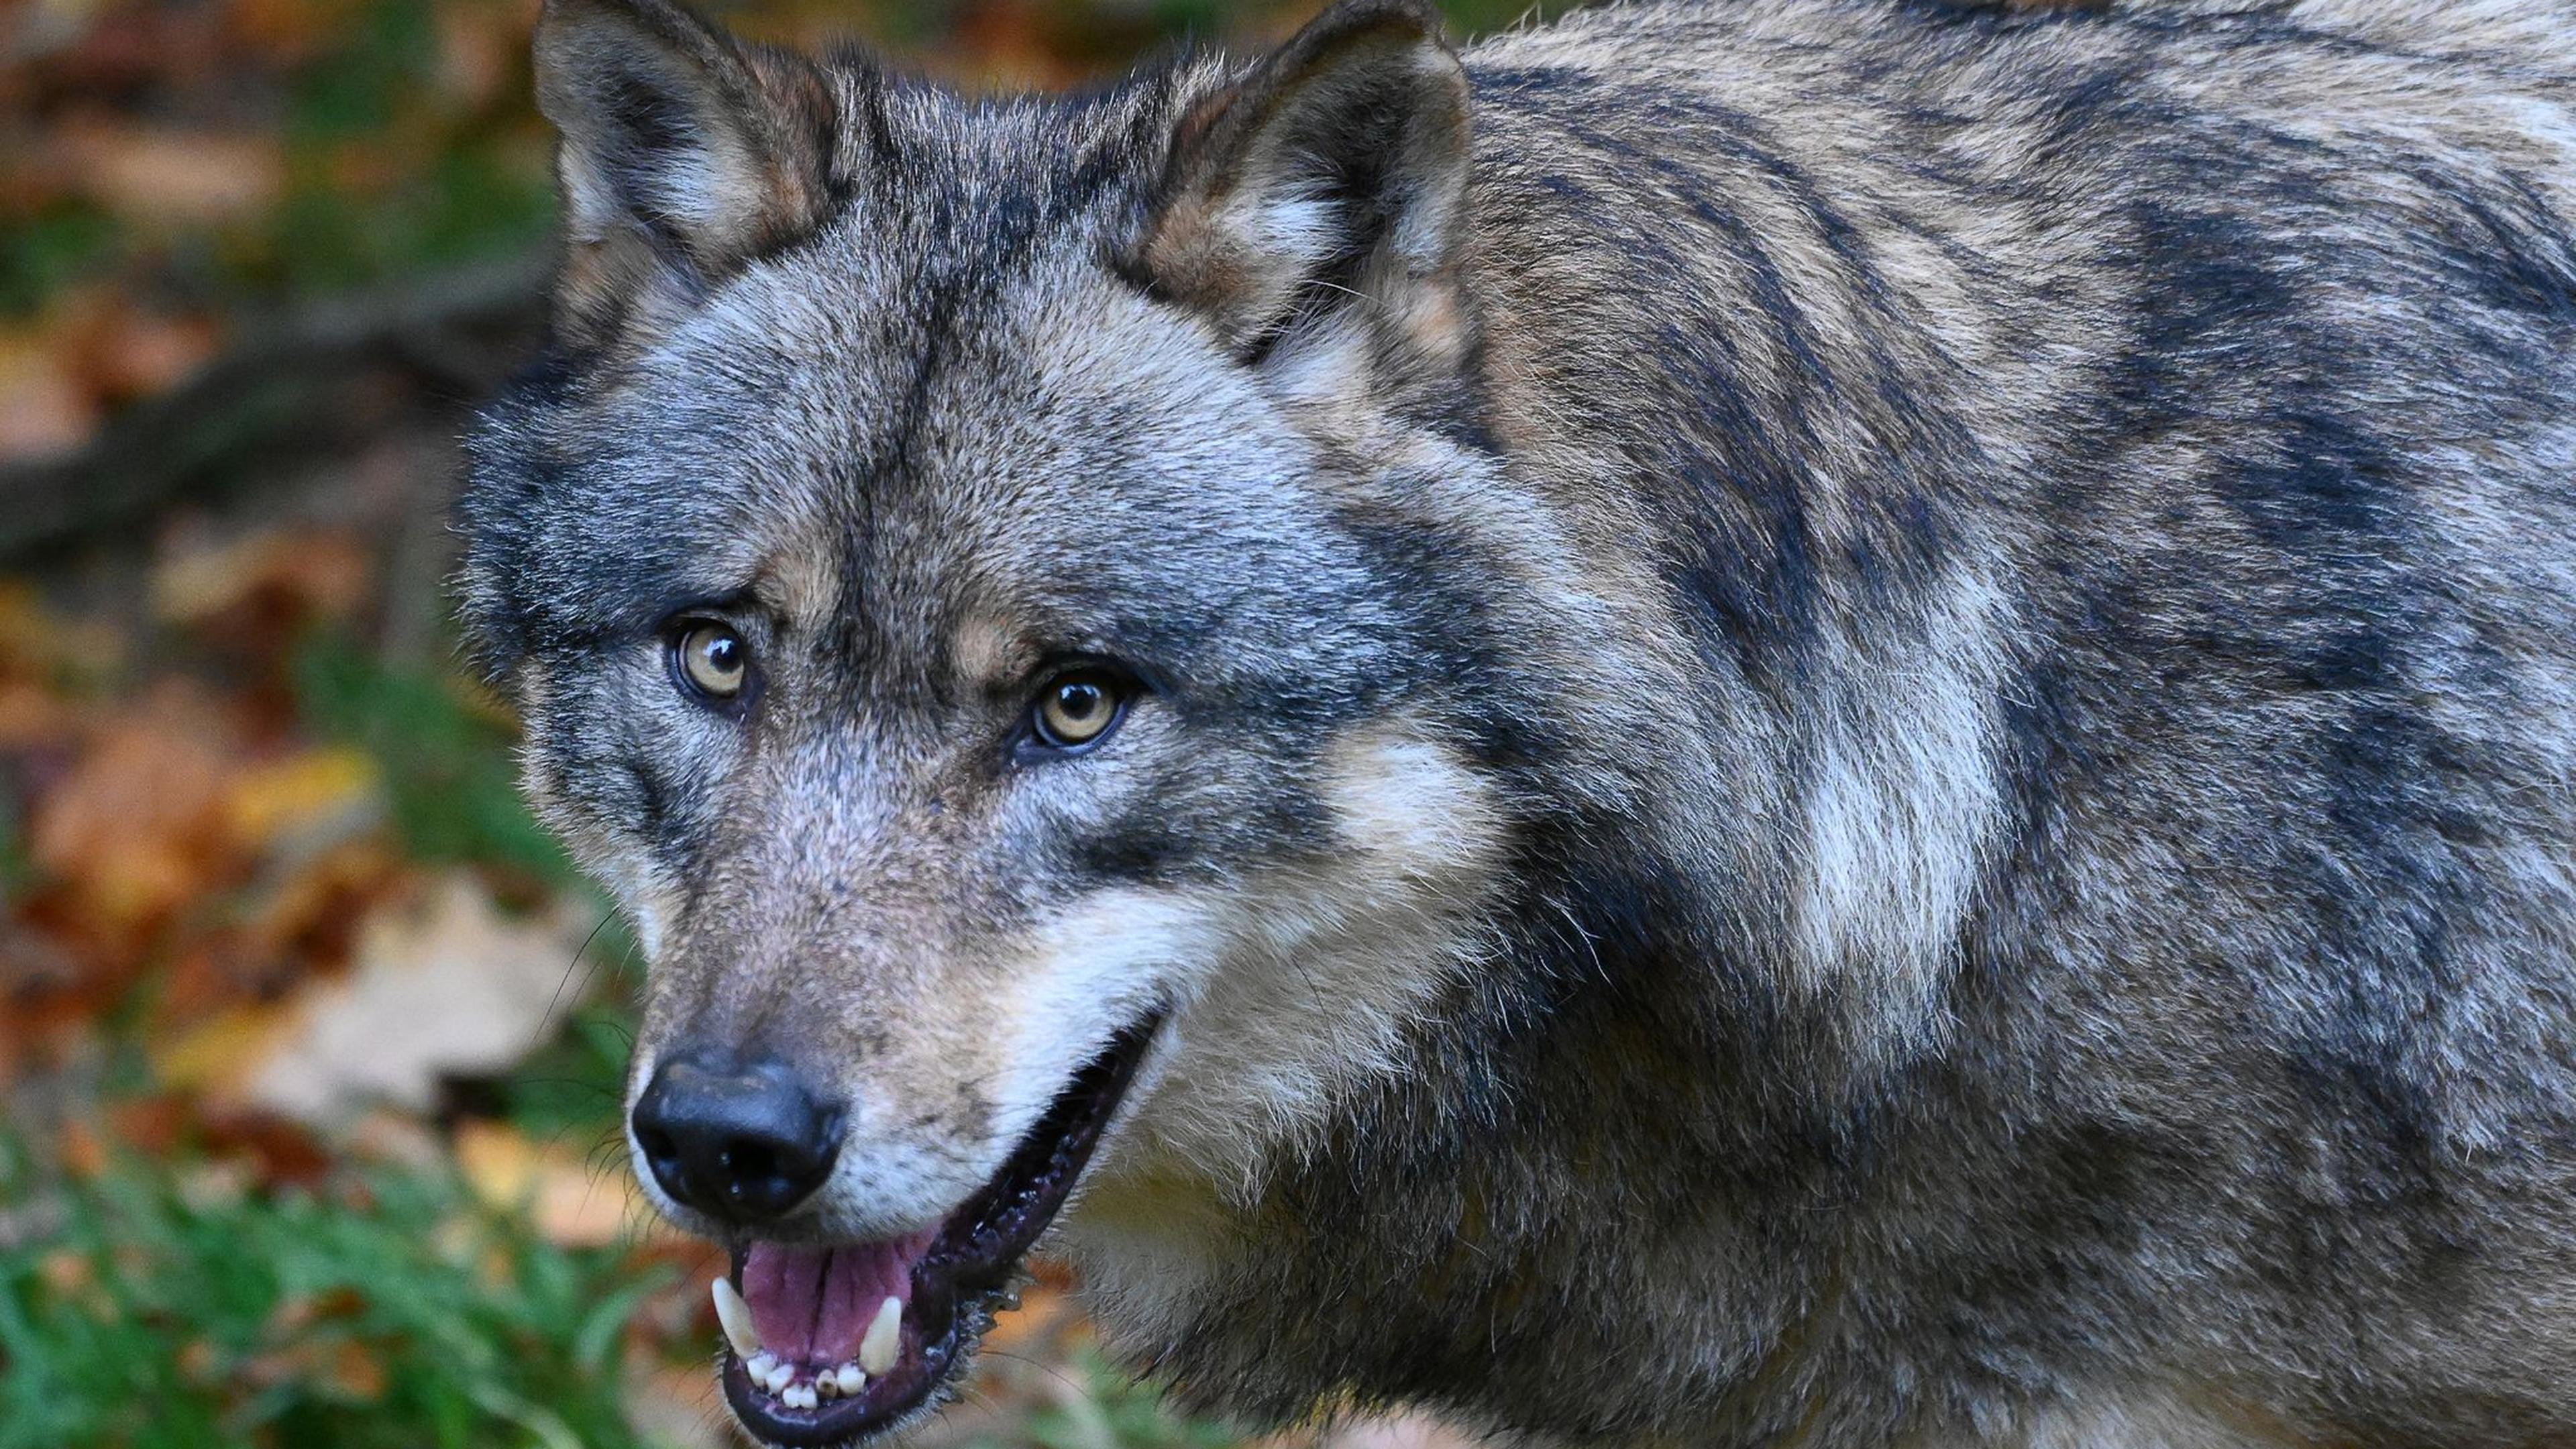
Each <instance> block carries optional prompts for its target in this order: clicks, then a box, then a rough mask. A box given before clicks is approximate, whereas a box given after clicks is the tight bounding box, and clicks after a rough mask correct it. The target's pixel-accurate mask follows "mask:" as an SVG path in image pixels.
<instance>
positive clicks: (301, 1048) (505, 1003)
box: [247, 872, 595, 1125]
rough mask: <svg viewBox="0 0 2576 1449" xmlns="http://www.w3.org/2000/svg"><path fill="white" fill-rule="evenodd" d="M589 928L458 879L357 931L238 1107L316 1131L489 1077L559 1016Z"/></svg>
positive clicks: (559, 908) (580, 917) (581, 912)
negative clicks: (513, 909)
mask: <svg viewBox="0 0 2576 1449" xmlns="http://www.w3.org/2000/svg"><path fill="white" fill-rule="evenodd" d="M594 924H595V921H594V918H593V917H592V915H591V913H590V912H589V911H588V910H586V909H584V908H581V907H578V906H575V905H572V904H569V903H563V904H558V905H556V906H554V907H553V908H551V909H549V910H546V911H544V912H541V913H537V914H532V915H528V916H524V917H512V916H505V915H503V914H502V913H501V912H500V911H499V910H498V909H497V908H495V907H494V906H493V904H492V901H491V899H490V897H489V896H488V895H486V894H485V892H484V890H483V888H482V887H481V885H480V884H479V883H478V882H477V881H476V880H475V878H474V877H473V876H471V875H470V874H466V873H463V872H458V873H455V874H451V875H449V876H446V877H444V878H442V879H441V880H440V881H439V882H438V883H437V885H436V886H435V887H434V888H433V889H431V890H430V891H428V892H427V893H425V895H424V896H423V897H422V898H421V899H420V900H418V901H416V902H414V903H411V904H409V905H406V906H402V907H398V908H394V909H389V910H385V911H381V912H379V913H378V914H377V915H376V916H374V917H373V918H371V919H370V920H369V921H368V922H367V924H366V926H365V927H364V928H363V929H362V930H361V931H360V933H359V938H358V948H357V953H356V960H355V962H354V963H353V965H352V967H351V970H350V972H349V974H348V975H347V976H346V977H345V978H343V979H340V980H336V981H327V982H321V983H317V984H316V985H314V986H312V987H309V988H307V989H306V990H305V991H303V992H302V993H300V994H299V995H298V997H297V998H296V1004H295V1010H296V1012H297V1019H296V1021H295V1024H294V1025H293V1026H292V1028H290V1030H289V1031H288V1032H287V1033H286V1034H285V1036H284V1038H283V1039H282V1040H281V1042H280V1043H279V1044H278V1046H277V1049H276V1050H275V1051H274V1052H273V1054H272V1055H271V1056H270V1058H269V1060H268V1061H267V1063H266V1064H265V1065H264V1066H263V1067H262V1068H261V1069H260V1070H259V1072H258V1073H257V1074H256V1075H255V1076H254V1077H253V1078H252V1080H251V1082H250V1085H249V1088H248V1093H247V1095H248V1098H249V1100H250V1101H252V1102H254V1103H257V1104H259V1105H262V1106H265V1107H268V1108H271V1109H273V1110H276V1111H279V1112H282V1113H284V1114H286V1115H288V1116H290V1117H295V1118H298V1119H300V1120H303V1121H307V1122H313V1123H317V1124H325V1125H332V1124H341V1125H345V1124H346V1123H348V1122H351V1121H354V1120H355V1119H356V1118H357V1116H358V1115H359V1114H360V1113H362V1112H363V1111H364V1110H365V1109H367V1108H368V1107H371V1106H375V1105H379V1104H390V1105H393V1106H397V1107H402V1108H405V1109H407V1110H410V1111H415V1112H426V1111H428V1110H429V1109H430V1107H431V1106H432V1105H433V1104H434V1103H435V1101H436V1099H437V1094H438V1084H439V1081H440V1079H441V1078H442V1077H448V1076H477V1075H480V1076H489V1075H494V1074H497V1073H499V1072H501V1071H503V1070H506V1069H507V1068H508V1067H510V1066H511V1065H512V1064H513V1063H515V1062H517V1061H518V1060H519V1059H520V1058H521V1057H523V1056H525V1055H527V1053H528V1052H529V1051H531V1050H533V1049H534V1048H535V1047H537V1046H538V1045H540V1044H541V1043H542V1039H543V1035H544V1030H545V1027H546V1025H547V1023H548V1022H549V1020H550V1019H551V1016H552V1013H553V1012H555V1011H556V1010H558V1009H564V1010H568V1009H570V1007H571V1006H572V1005H573V1002H572V1001H571V1000H569V999H567V998H566V996H565V993H566V992H567V991H568V990H569V989H570V987H569V985H568V982H569V980H570V978H571V977H572V975H573V974H574V972H575V970H576V961H575V958H576V957H577V956H578V954H579V953H580V951H581V948H582V945H583V943H584V942H585V941H587V940H588V938H589V936H590V932H591V928H592V926H593V925H594Z"/></svg>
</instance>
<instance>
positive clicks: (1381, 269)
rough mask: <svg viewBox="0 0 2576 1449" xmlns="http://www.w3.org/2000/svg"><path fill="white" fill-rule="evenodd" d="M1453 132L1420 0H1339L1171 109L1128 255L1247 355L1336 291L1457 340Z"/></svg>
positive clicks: (1321, 307)
mask: <svg viewBox="0 0 2576 1449" xmlns="http://www.w3.org/2000/svg"><path fill="white" fill-rule="evenodd" d="M1467 139H1468V102H1467V77H1466V72H1465V71H1464V70H1463V69H1462V68H1461V67H1460V65H1459V63H1458V57H1457V55H1456V54H1455V53H1454V52H1453V51H1451V50H1450V49H1449V47H1448V45H1447V44H1446V43H1445V42H1443V41H1442V40H1441V38H1440V22H1439V18H1438V15H1437V13H1436V12H1435V11H1433V10H1432V8H1431V6H1430V5H1429V3H1428V0H1345V3H1343V4H1340V5H1337V6H1335V7H1334V8H1333V9H1331V10H1329V11H1326V12H1325V13H1324V14H1323V15H1322V16H1320V17H1318V18H1317V19H1316V20H1315V21H1314V22H1313V23H1311V24H1309V25H1308V26H1307V27H1306V28H1305V29H1304V30H1303V31H1301V32H1299V33H1298V35H1297V36H1296V38H1295V39H1293V40H1291V41H1289V42H1288V44H1287V45H1286V46H1285V47H1283V48H1282V49H1280V50H1279V51H1278V52H1277V53H1275V54H1273V55H1272V56H1270V57H1269V59H1267V60H1266V61H1264V62H1263V63H1262V64H1261V65H1260V66H1258V67H1257V68H1255V69H1254V71H1253V72H1252V73H1251V74H1250V75H1249V76H1247V77H1245V78H1244V79H1243V80H1241V81H1239V82H1237V83H1235V84H1233V85H1231V86H1228V87H1226V88H1225V89H1224V90H1221V91H1219V92H1217V93H1216V94H1214V95H1212V96H1209V97H1207V98H1206V99H1204V100H1202V101H1200V102H1199V103H1198V104H1197V105H1195V106H1193V107H1191V108H1190V109H1189V110H1188V111H1187V112H1185V113H1184V114H1183V116H1182V118H1181V121H1180V123H1179V125H1178V127H1177V128H1176V130H1175V133H1174V135H1173V138H1172V148H1171V153H1170V158H1169V160H1168V162H1167V164H1166V170H1165V173H1164V178H1163V185H1162V190H1161V193H1160V197H1159V200H1158V202H1157V204H1156V206H1155V208H1154V212H1153V216H1152V219H1151V220H1150V221H1149V223H1148V225H1147V228H1146V232H1145V240H1144V243H1143V245H1142V247H1141V248H1140V250H1139V252H1138V253H1137V258H1136V265H1137V267H1138V269H1139V270H1141V271H1142V272H1143V273H1144V274H1145V276H1146V277H1147V278H1148V279H1150V281H1151V282H1152V284H1153V285H1154V286H1155V287H1156V288H1157V289H1158V290H1159V291H1160V292H1161V293H1162V294H1163V295H1165V296H1167V297H1170V298H1173V299H1174V300H1176V301H1179V302H1181V303H1183V304H1185V305H1187V306H1190V307H1192V308H1195V309H1197V310H1198V311H1199V312H1200V313H1201V314H1202V315H1204V316H1205V317H1206V318H1207V319H1208V320H1209V321H1210V322H1211V323H1212V324H1213V325H1214V326H1215V327H1216V329H1217V331H1218V333H1219V334H1220V335H1221V336H1222V337H1224V338H1225V340H1226V342H1227V343H1228V345H1230V346H1232V347H1233V348H1235V349H1236V350H1237V352H1238V353H1240V354H1241V355H1243V356H1245V357H1246V358H1257V357H1259V356H1261V355H1262V354H1264V353H1265V352H1267V351H1268V350H1269V349H1270V348H1271V347H1272V346H1273V345H1274V344H1276V343H1278V342H1280V341H1281V340H1282V339H1283V338H1285V337H1286V336H1288V335H1289V334H1291V333H1292V332H1294V331H1295V330H1297V329H1298V328H1300V327H1301V326H1303V325H1305V324H1307V323H1309V322H1311V321H1314V320H1316V319H1318V318H1320V317H1322V316H1324V315H1326V314H1329V313H1336V312H1339V311H1340V310H1341V309H1342V308H1344V307H1358V308H1362V309H1364V310H1365V311H1366V313H1367V314H1368V315H1367V317H1366V318H1365V320H1366V321H1367V322H1368V323H1369V324H1370V325H1372V326H1393V327H1395V328H1397V329H1398V330H1399V331H1403V332H1406V333H1408V334H1413V335H1411V336H1410V339H1409V340H1412V341H1414V342H1416V343H1420V344H1440V345H1441V346H1442V347H1443V348H1444V349H1446V350H1451V351H1454V350H1455V342H1456V338H1455V334H1456V332H1457V331H1458V330H1459V329H1458V326H1457V322H1456V315H1457V308H1456V299H1455V297H1454V296H1453V295H1452V293H1451V281H1452V278H1451V271H1452V268H1451V263H1452V260H1453V253H1454V252H1455V250H1456V247H1457V244H1458V238H1459V234H1460V232H1461V231H1462V230H1463V226H1464V221H1465V217H1464V212H1465V208H1466V195H1467ZM1355 294H1356V295H1355Z"/></svg>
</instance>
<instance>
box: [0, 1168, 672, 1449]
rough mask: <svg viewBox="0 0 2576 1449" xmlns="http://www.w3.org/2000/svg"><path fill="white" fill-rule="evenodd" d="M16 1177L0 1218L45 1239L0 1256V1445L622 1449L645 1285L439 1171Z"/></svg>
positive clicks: (0, 1195)
mask: <svg viewBox="0 0 2576 1449" xmlns="http://www.w3.org/2000/svg"><path fill="white" fill-rule="evenodd" d="M16 1177H17V1180H18V1181H17V1187H18V1191H17V1192H16V1193H15V1194H14V1195H13V1194H12V1193H10V1192H9V1191H8V1190H7V1189H6V1188H0V1205H5V1207H6V1208H7V1209H8V1211H9V1212H10V1213H11V1214H12V1216H13V1219H15V1220H21V1221H23V1220H28V1219H32V1218H35V1217H38V1216H46V1215H50V1216H54V1217H57V1218H59V1220H60V1222H61V1229H60V1231H59V1232H55V1233H48V1234H44V1235H41V1241H40V1242H38V1243H35V1244H32V1245H27V1246H18V1247H13V1248H9V1249H7V1250H0V1449H59V1446H64V1445H83V1446H97V1449H229V1446H236V1445H238V1446H244V1449H254V1446H256V1449H373V1446H384V1449H396V1446H402V1449H413V1446H438V1449H466V1446H501V1445H513V1446H515V1445H532V1446H542V1449H626V1446H636V1445H640V1444H641V1443H642V1441H641V1440H639V1439H638V1438H637V1437H636V1436H635V1435H634V1433H633V1432H632V1431H631V1430H630V1429H629V1428H628V1427H627V1425H626V1422H625V1420H624V1418H623V1416H622V1415H621V1414H620V1412H619V1408H618V1405H619V1402H620V1397H619V1384H620V1377H621V1357H622V1355H621V1347H622V1342H623V1333H624V1328H625V1324H626V1320H627V1318H628V1316H629V1315H630V1314H631V1313H632V1312H633V1310H634V1308H635V1305H636V1304H637V1302H638V1301H639V1300H640V1299H641V1298H642V1297H643V1295H644V1294H646V1293H648V1292H650V1291H651V1290H652V1289H653V1288H655V1287H656V1286H658V1284H659V1283H660V1282H661V1281H662V1280H661V1278H660V1277H659V1276H658V1275H657V1274H641V1275H639V1274H638V1273H636V1272H635V1271H633V1270H632V1269H631V1268H630V1267H629V1266H627V1264H626V1263H625V1261H624V1260H623V1259H622V1258H621V1256H620V1255H619V1254H617V1253H615V1252H612V1251H605V1250H601V1251H567V1250H565V1249H561V1248H557V1247H553V1246H551V1245H549V1244H547V1243H545V1242H543V1241H541V1240H540V1239H538V1238H537V1237H536V1236H535V1235H534V1234H533V1233H531V1232H530V1231H529V1229H528V1228H527V1226H526V1224H525V1223H523V1222H521V1221H520V1220H518V1219H517V1218H515V1217H512V1216H510V1215H507V1214H498V1213H492V1212H489V1211H486V1210H483V1209H481V1208H479V1207H477V1206H476V1205H475V1204H474V1202H473V1199H472V1197H471V1196H470V1194H468V1193H467V1192H466V1191H465V1190H464V1188H463V1187H462V1186H461V1185H460V1184H459V1183H457V1182H456V1181H455V1180H454V1179H453V1178H452V1177H449V1176H447V1175H445V1174H439V1173H426V1172H416V1171H415V1172H380V1173H375V1174H372V1175H368V1176H365V1177H363V1178H356V1179H352V1180H351V1181H350V1182H349V1183H347V1184H345V1185H344V1186H342V1187H339V1188H335V1189H334V1190H332V1191H330V1192H328V1193H326V1194H316V1193H310V1192H304V1191H293V1190H289V1191H281V1192H277V1193H273V1194H266V1193H257V1192H244V1191H239V1190H228V1189H225V1188H224V1187H223V1186H222V1185H221V1183H220V1179H219V1178H213V1177H210V1176H209V1175H207V1172H206V1170H204V1169H200V1170H199V1172H198V1173H197V1174H195V1175H194V1176H192V1175H191V1174H188V1173H183V1172H174V1171H172V1170H171V1169H170V1168H169V1167H168V1166H167V1165H157V1164H156V1165H145V1164H141V1163H136V1162H122V1163H119V1164H117V1165H115V1166H114V1167H112V1168H111V1169H110V1170H108V1171H107V1172H105V1173H104V1174H102V1175H101V1176H100V1177H99V1178H98V1179H96V1180H94V1181H90V1182H83V1183H69V1184H65V1183H60V1182H57V1183H53V1184H51V1185H48V1186H46V1187H43V1188H33V1187H31V1186H30V1185H29V1184H30V1182H31V1179H30V1176H29V1174H27V1173H26V1171H25V1169H24V1165H23V1159H22V1160H21V1161H20V1162H19V1164H18V1166H17V1168H16ZM191 1181H195V1182H196V1183H197V1184H198V1185H197V1186H196V1187H195V1188H193V1189H191V1188H188V1187H184V1186H183V1184H184V1183H188V1182H191ZM209 1182H213V1183H214V1184H215V1185H214V1186H208V1185H207V1184H208V1183H209Z"/></svg>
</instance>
